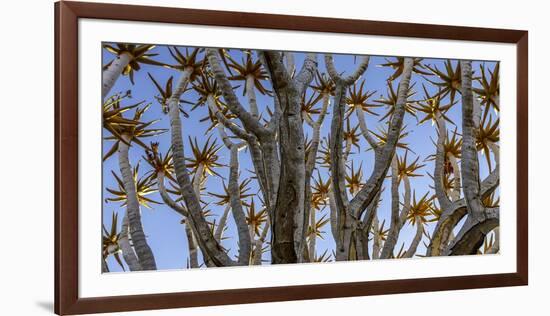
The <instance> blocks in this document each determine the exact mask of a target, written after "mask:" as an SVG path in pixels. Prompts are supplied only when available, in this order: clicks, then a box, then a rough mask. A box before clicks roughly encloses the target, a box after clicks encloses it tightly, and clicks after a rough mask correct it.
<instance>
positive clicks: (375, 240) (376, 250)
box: [372, 215, 382, 259]
mask: <svg viewBox="0 0 550 316" xmlns="http://www.w3.org/2000/svg"><path fill="white" fill-rule="evenodd" d="M379 225H380V224H379V223H378V215H374V219H373V220H372V226H373V227H374V229H375V232H374V234H372V259H379V258H380V246H381V243H382V241H381V240H380V236H379V235H378V229H379V227H380V226H379Z"/></svg>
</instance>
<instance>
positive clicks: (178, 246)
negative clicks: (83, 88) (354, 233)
mask: <svg viewBox="0 0 550 316" xmlns="http://www.w3.org/2000/svg"><path fill="white" fill-rule="evenodd" d="M180 50H182V51H184V48H180ZM151 52H153V53H157V54H159V55H158V56H156V57H154V59H155V60H158V61H161V62H165V63H169V64H173V63H174V60H173V59H172V57H171V56H170V54H169V53H168V49H167V48H166V47H165V46H157V47H155V48H154V49H153V50H152V51H151ZM403 53H406V52H403ZM231 54H232V56H233V57H234V58H235V59H236V60H239V61H240V59H241V52H240V51H238V50H231ZM102 58H103V64H106V63H107V62H109V61H110V60H112V58H113V55H112V54H110V53H109V52H107V51H106V50H104V49H103V50H102ZM295 58H296V65H297V68H298V69H299V67H300V66H301V64H302V61H303V59H304V53H295ZM384 62H385V57H378V56H373V57H371V59H370V64H369V68H368V70H367V71H366V73H365V74H364V75H363V78H365V79H366V83H365V87H366V88H367V90H369V91H376V93H375V94H374V95H373V96H372V97H371V99H370V100H374V99H378V98H379V97H380V96H383V97H386V96H387V85H386V79H387V78H388V77H389V76H390V75H391V74H392V73H393V69H391V68H389V67H379V66H378V65H380V64H382V63H384ZM443 62H444V60H442V59H425V60H424V61H423V63H424V64H430V65H437V66H438V68H439V69H441V70H443V69H444V66H443ZM335 63H336V66H337V69H338V70H339V71H345V72H348V73H349V72H350V71H353V69H355V67H356V64H355V62H354V58H353V56H352V55H337V56H335ZM456 63H457V61H456V60H455V61H453V66H454V65H456ZM480 63H481V62H474V63H473V69H474V70H475V71H476V74H477V75H478V74H479V65H480ZM485 64H486V66H487V67H488V68H489V69H493V67H494V65H495V63H494V62H485ZM319 71H320V72H325V66H324V62H323V55H322V54H319ZM147 72H150V73H151V74H152V75H153V76H154V77H155V79H156V80H157V81H158V82H159V83H160V84H161V85H163V84H164V83H165V82H166V80H167V79H168V78H169V77H170V76H174V84H175V83H176V81H177V79H178V78H179V73H178V72H177V71H176V70H172V69H166V68H161V67H157V66H150V65H145V64H141V70H140V71H137V72H135V74H134V82H135V85H132V84H131V83H130V80H129V78H128V77H127V76H121V77H119V79H118V81H117V82H116V84H115V86H114V87H113V89H112V90H111V94H113V93H116V92H120V91H126V90H132V96H133V98H132V99H131V100H127V101H125V102H126V103H123V105H124V104H127V105H128V104H133V103H136V102H138V101H142V100H145V101H146V102H151V103H152V106H151V108H150V109H149V110H148V111H147V112H146V113H145V114H144V117H143V120H142V121H150V120H155V119H160V122H158V123H156V124H155V127H156V128H167V129H168V128H169V120H168V117H167V116H166V115H165V114H163V112H162V111H161V106H160V105H159V104H158V102H157V101H156V100H155V99H154V96H155V95H158V92H157V90H156V88H155V87H154V85H153V84H152V82H151V80H150V79H149V77H148V76H147ZM431 78H432V80H436V81H438V79H437V78H436V77H435V76H432V77H431ZM398 83H399V79H397V80H395V81H394V82H393V86H394V88H395V90H397V85H398ZM412 83H416V85H415V89H414V90H415V91H417V93H416V94H415V95H414V96H413V97H412V98H411V99H413V100H417V99H421V98H423V97H424V93H423V91H422V83H425V84H426V86H427V87H428V91H429V92H430V94H433V93H434V92H436V90H437V89H436V88H434V87H433V85H431V84H430V83H429V82H427V81H426V80H425V79H423V78H422V76H421V75H418V74H413V78H412ZM235 84H237V82H236V83H235ZM238 84H241V88H239V89H238V90H237V96H242V86H243V85H244V82H240V83H238ZM265 84H266V86H268V87H269V84H268V83H267V82H266V83H265ZM475 85H478V84H477V83H475ZM257 96H258V105H259V107H260V110H261V111H262V112H263V113H264V117H267V116H268V114H267V113H266V111H265V109H266V106H269V107H270V108H271V109H272V108H273V101H272V100H270V99H271V98H270V97H265V96H262V95H261V94H260V93H257ZM183 99H185V100H187V101H191V102H196V100H197V99H198V96H197V94H196V92H194V91H188V92H187V93H186V94H185V95H184V96H183ZM455 99H456V100H458V103H457V104H456V105H455V106H453V108H452V109H451V110H450V111H449V112H448V113H447V115H448V116H449V117H450V118H451V119H452V120H453V121H454V122H455V123H456V124H457V126H458V131H459V133H460V130H461V119H460V116H461V108H460V95H458V97H457V98H455ZM447 101H448V97H446V98H445V99H444V100H443V104H447V103H448V102H447ZM242 103H243V104H244V105H245V106H246V104H247V102H246V101H244V99H243V101H242ZM183 106H184V108H185V109H186V111H187V112H188V113H189V114H190V117H189V118H185V117H183V116H182V120H183V138H184V140H185V141H186V148H185V149H186V152H185V154H186V156H187V157H190V155H191V152H190V148H189V144H188V142H187V139H188V136H190V137H191V138H194V137H197V139H198V142H199V145H202V144H204V142H205V141H206V138H207V137H208V136H210V135H211V136H212V138H215V139H218V138H219V137H218V134H217V131H216V129H214V130H213V131H211V132H210V133H209V134H208V135H207V134H205V132H206V129H207V128H208V126H209V125H210V124H209V122H205V123H199V119H201V118H204V117H206V116H207V113H208V110H207V108H206V106H201V107H198V108H197V109H195V110H194V111H192V112H191V111H190V110H191V105H183ZM318 106H320V104H319V105H318ZM98 109H100V107H98ZM386 110H387V108H382V107H381V108H375V109H374V111H375V112H376V113H379V114H381V115H380V116H378V117H376V116H373V115H367V125H368V127H369V129H371V130H375V131H376V132H377V133H378V130H377V127H381V128H384V125H383V123H384V122H379V119H380V117H381V116H382V114H384V113H385V112H386ZM330 111H331V109H330V108H329V115H327V117H326V118H325V122H324V124H323V127H322V132H321V135H322V136H323V137H327V136H328V131H329V129H330V116H331V115H330ZM492 115H493V117H495V116H496V114H495V113H492ZM423 116H424V115H423V114H422V113H419V118H422V117H423ZM351 123H352V125H356V120H355V116H351ZM404 124H405V125H406V126H407V129H406V130H407V131H408V132H409V135H408V136H407V137H406V138H405V139H404V141H405V142H407V143H408V144H409V146H410V148H411V149H412V150H413V151H414V154H413V153H409V155H408V156H409V161H412V160H414V159H416V157H417V156H420V160H419V162H423V161H424V160H425V159H426V157H428V156H429V155H432V154H433V153H434V152H435V145H434V144H433V142H432V140H435V138H436V130H435V127H434V126H432V125H431V123H430V122H426V123H424V124H422V125H420V126H418V125H417V119H416V118H415V117H413V116H412V115H410V114H406V116H405V120H404ZM448 128H449V129H451V128H452V129H454V127H452V126H448ZM305 130H306V131H307V133H308V134H309V135H311V133H310V131H311V130H310V129H309V127H306V128H305ZM103 135H104V136H109V133H108V132H107V131H106V130H104V131H103ZM150 140H151V141H156V142H160V151H161V152H163V153H164V152H166V150H167V149H168V148H169V147H170V136H169V133H165V134H163V135H160V136H157V137H153V138H151V139H150ZM147 143H149V140H147ZM218 143H219V144H220V145H221V144H222V143H221V140H218ZM111 145H112V142H110V141H104V142H103V150H104V152H106V151H107V150H109V148H110V147H111ZM368 148H369V145H368V144H367V143H366V141H365V140H364V139H363V138H361V149H362V150H361V152H357V151H356V150H352V153H353V154H352V155H350V158H351V159H353V161H354V164H355V167H356V168H357V167H358V166H359V165H360V164H361V163H362V166H363V176H364V181H366V179H367V178H368V176H369V175H370V173H371V171H372V166H373V163H374V160H373V153H372V151H367V149H368ZM398 154H400V155H401V154H404V151H403V150H402V149H398ZM142 155H144V151H143V150H142V149H141V148H140V147H139V146H137V145H134V146H132V147H131V148H130V162H131V164H132V166H135V165H136V164H137V163H138V162H140V161H141V163H140V176H141V175H143V174H144V173H145V172H147V171H148V170H149V168H148V165H147V163H146V162H145V161H143V158H142ZM239 155H240V156H239V159H240V170H241V178H240V181H242V180H243V179H244V178H246V177H250V176H251V175H252V174H251V173H250V172H249V171H247V170H252V169H253V167H252V164H251V161H250V157H249V154H248V153H247V152H246V151H241V152H240V154H239ZM219 156H220V162H221V163H224V164H228V163H229V152H228V151H227V150H226V149H225V147H223V148H222V149H221V151H220V152H219ZM411 158H412V159H411ZM481 158H482V156H480V168H481V177H482V178H483V177H485V176H486V175H487V173H488V168H487V166H486V163H485V160H484V158H483V160H481ZM423 163H425V164H426V165H425V166H424V167H423V168H422V169H420V170H419V172H420V173H421V174H423V175H424V176H423V177H418V178H411V184H412V190H415V191H416V196H417V198H419V197H421V196H422V195H424V193H426V192H427V191H430V192H431V193H430V194H432V193H433V190H432V189H431V188H430V186H433V180H432V179H431V178H430V177H429V176H428V175H427V174H428V173H430V174H432V173H433V168H434V166H433V162H432V161H427V162H423ZM318 168H319V170H320V171H321V175H322V176H323V178H324V179H326V178H327V177H328V170H327V169H326V168H324V167H320V166H318ZM111 170H113V171H115V172H116V173H117V174H119V167H118V159H117V157H116V154H115V155H114V156H112V157H111V158H109V159H108V160H107V161H105V162H104V164H103V171H102V172H103V198H104V199H105V198H107V197H111V196H112V195H111V194H110V193H109V192H107V191H106V190H105V188H106V187H109V188H115V189H116V188H117V185H116V182H115V180H114V177H113V176H112V174H111ZM217 172H218V173H220V174H221V175H222V176H223V177H225V179H226V183H227V178H228V174H229V168H227V167H222V168H218V169H217ZM389 183H390V179H387V180H386V181H385V183H384V186H385V187H387V188H386V190H385V191H384V193H383V194H382V202H381V204H380V207H379V210H378V217H379V219H380V222H382V221H383V220H386V227H388V226H389V218H390V204H391V198H390V189H389ZM206 187H207V189H206V192H216V193H223V188H222V182H221V179H219V178H217V177H214V176H210V177H209V178H208V180H207V184H206ZM250 187H251V192H253V193H256V192H259V188H258V186H257V183H256V182H255V181H254V180H253V181H252V183H251V185H250ZM258 194H260V195H261V193H258ZM403 194H404V189H403V188H401V189H400V195H401V197H402V195H403ZM148 197H150V198H152V199H154V200H156V201H159V202H161V201H162V199H161V198H160V196H159V195H158V193H154V194H151V195H149V196H148ZM202 198H203V200H205V201H211V202H213V201H215V199H213V198H212V197H210V196H209V195H207V194H205V195H204V196H203V197H202ZM255 202H256V205H259V204H260V201H259V199H258V198H255ZM152 207H153V209H146V208H143V207H142V221H143V226H144V229H145V234H146V236H147V237H148V242H149V245H150V246H151V248H152V250H153V253H154V255H155V259H156V262H157V267H158V269H159V270H165V269H182V268H185V267H186V262H187V259H188V254H187V240H186V236H185V231H184V226H183V225H182V224H180V221H181V219H182V218H181V216H180V215H179V214H177V213H176V212H174V211H173V210H171V209H170V208H169V207H168V206H166V205H164V204H162V205H156V204H153V205H152ZM209 208H210V209H211V210H212V211H213V212H214V214H216V215H217V217H218V218H219V216H221V214H222V212H223V207H222V206H217V205H215V204H214V203H212V204H210V205H209ZM112 212H117V213H119V218H120V219H119V226H120V222H121V220H122V217H123V215H124V207H122V206H121V204H120V203H116V202H106V201H104V203H103V223H104V224H105V226H106V227H107V228H109V227H110V225H111V223H110V222H111V214H112ZM328 212H329V210H328V207H327V208H326V209H325V210H323V211H321V212H318V215H317V218H320V217H321V216H322V215H323V214H327V216H328ZM218 218H216V219H217V220H216V221H218ZM212 219H214V218H212ZM434 226H435V223H430V224H429V225H428V227H427V229H428V231H430V232H431V231H432V230H433V227H434ZM119 228H120V227H119ZM415 229H416V228H415V227H413V226H411V225H410V224H408V223H407V224H406V225H405V227H404V228H403V230H402V231H401V234H400V238H399V240H398V243H397V245H396V251H397V250H398V249H399V247H400V246H401V244H402V243H403V242H405V249H407V247H408V244H409V242H410V240H411V239H412V237H413V236H414V233H415ZM324 231H325V233H324V235H323V236H324V239H318V240H317V253H318V254H319V255H320V254H321V253H323V252H324V251H325V249H328V250H329V253H330V252H332V250H333V249H334V241H333V239H332V235H331V233H330V227H329V225H328V224H327V225H326V226H325V227H324ZM225 236H226V237H229V238H228V239H226V240H224V241H223V245H224V246H225V247H226V248H229V249H230V252H231V253H232V254H236V251H237V235H236V232H235V225H234V223H233V221H232V218H231V216H230V217H229V221H228V230H227V231H226V233H225ZM424 240H426V238H424ZM371 244H372V243H371ZM424 252H425V247H424V246H423V245H422V243H421V244H420V246H419V248H418V250H417V254H423V253H424ZM263 258H264V260H266V259H267V260H269V251H268V252H267V253H265V254H264V257H263ZM108 265H109V268H110V270H111V271H122V269H121V268H120V267H119V266H118V264H117V263H116V262H115V260H114V258H113V257H112V256H110V257H109V259H108Z"/></svg>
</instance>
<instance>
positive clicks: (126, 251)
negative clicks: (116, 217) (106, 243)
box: [118, 212, 141, 271]
mask: <svg viewBox="0 0 550 316" xmlns="http://www.w3.org/2000/svg"><path fill="white" fill-rule="evenodd" d="M120 231H121V232H120V239H119V240H118V244H119V246H120V249H122V257H123V258H124V261H125V262H126V264H127V265H128V268H129V269H130V271H140V270H141V265H140V264H139V261H138V258H137V256H136V253H135V251H134V248H132V246H131V245H130V239H129V234H128V232H129V227H128V215H127V212H126V213H125V214H124V219H123V220H122V227H121V229H120Z"/></svg>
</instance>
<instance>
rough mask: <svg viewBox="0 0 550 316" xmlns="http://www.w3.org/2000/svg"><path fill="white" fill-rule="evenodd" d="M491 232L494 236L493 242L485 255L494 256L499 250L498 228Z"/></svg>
mask: <svg viewBox="0 0 550 316" xmlns="http://www.w3.org/2000/svg"><path fill="white" fill-rule="evenodd" d="M493 232H494V234H495V242H494V243H493V245H492V246H491V247H489V249H487V252H486V253H487V254H496V253H498V252H499V250H500V228H498V227H497V228H495V229H494V230H493Z"/></svg>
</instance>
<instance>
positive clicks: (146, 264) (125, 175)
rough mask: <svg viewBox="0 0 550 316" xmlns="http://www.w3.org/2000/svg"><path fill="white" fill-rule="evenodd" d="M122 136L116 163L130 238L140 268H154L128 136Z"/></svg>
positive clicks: (155, 266) (155, 267)
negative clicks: (124, 196)
mask: <svg viewBox="0 0 550 316" xmlns="http://www.w3.org/2000/svg"><path fill="white" fill-rule="evenodd" d="M122 137H123V138H124V141H120V142H119V145H118V163H119V167H120V174H121V175H122V181H123V184H124V190H125V191H126V196H127V204H126V212H127V213H126V214H127V216H128V224H129V230H130V238H131V240H132V243H133V247H134V249H135V251H136V255H137V257H138V260H139V263H140V265H141V268H142V269H143V270H156V269H157V265H156V263H155V257H154V256H153V252H152V250H151V248H150V247H149V244H148V243H147V239H146V237H145V233H144V231H143V226H142V223H141V214H140V209H139V202H138V198H137V192H136V183H135V181H134V176H133V172H132V167H131V165H130V160H129V158H128V145H127V144H126V143H129V142H130V137H128V136H127V135H122Z"/></svg>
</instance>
